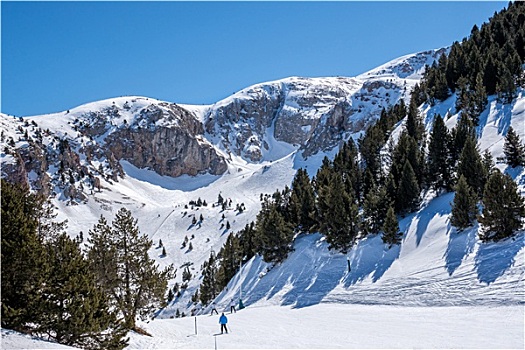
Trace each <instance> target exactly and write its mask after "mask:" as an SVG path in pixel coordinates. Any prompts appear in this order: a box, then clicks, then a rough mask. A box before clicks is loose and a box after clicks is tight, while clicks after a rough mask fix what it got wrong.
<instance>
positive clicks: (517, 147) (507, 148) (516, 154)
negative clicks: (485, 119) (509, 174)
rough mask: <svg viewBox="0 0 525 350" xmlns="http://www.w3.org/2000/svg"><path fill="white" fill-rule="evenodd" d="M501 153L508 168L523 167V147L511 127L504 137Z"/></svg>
mask: <svg viewBox="0 0 525 350" xmlns="http://www.w3.org/2000/svg"><path fill="white" fill-rule="evenodd" d="M503 152H504V153H505V158H506V161H507V164H508V165H509V166H510V167H512V168H515V167H517V166H525V146H524V145H522V144H521V141H520V137H519V136H518V135H517V134H516V132H515V131H514V129H513V128H512V126H511V127H509V130H508V131H507V135H505V143H504V144H503Z"/></svg>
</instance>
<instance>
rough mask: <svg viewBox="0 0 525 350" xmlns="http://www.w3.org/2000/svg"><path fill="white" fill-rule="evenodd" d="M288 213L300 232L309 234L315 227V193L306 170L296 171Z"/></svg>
mask: <svg viewBox="0 0 525 350" xmlns="http://www.w3.org/2000/svg"><path fill="white" fill-rule="evenodd" d="M289 212H290V216H291V219H292V222H293V223H294V224H295V225H296V226H298V227H299V228H300V230H301V231H304V232H309V231H310V230H311V229H312V227H313V226H314V225H315V193H314V189H313V186H312V184H311V182H310V177H309V176H308V173H307V172H306V170H303V169H302V168H301V169H299V170H297V173H296V174H295V177H294V180H293V182H292V193H291V195H290V205H289Z"/></svg>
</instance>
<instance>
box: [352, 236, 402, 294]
mask: <svg viewBox="0 0 525 350" xmlns="http://www.w3.org/2000/svg"><path fill="white" fill-rule="evenodd" d="M354 249H355V250H354V251H355V252H358V253H357V254H356V255H353V256H352V258H351V259H350V263H351V266H352V271H351V272H350V273H349V274H348V275H347V276H346V277H345V279H344V286H345V287H346V288H348V287H349V286H351V285H353V284H356V283H357V282H359V281H362V280H364V279H365V278H366V277H367V276H369V275H372V281H373V282H376V281H378V280H379V279H380V278H381V277H383V275H384V274H385V272H386V271H387V270H388V269H389V268H390V267H391V266H392V264H393V263H394V261H395V260H396V259H398V258H399V254H400V251H401V246H399V245H394V246H392V247H391V248H390V249H389V248H388V246H386V245H385V244H383V241H382V239H381V236H380V235H376V236H372V237H369V238H366V239H364V240H363V241H361V242H359V244H358V245H357V247H356V248H354Z"/></svg>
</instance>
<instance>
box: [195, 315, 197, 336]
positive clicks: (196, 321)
mask: <svg viewBox="0 0 525 350" xmlns="http://www.w3.org/2000/svg"><path fill="white" fill-rule="evenodd" d="M195 335H197V316H195Z"/></svg>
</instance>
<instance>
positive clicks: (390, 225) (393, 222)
mask: <svg viewBox="0 0 525 350" xmlns="http://www.w3.org/2000/svg"><path fill="white" fill-rule="evenodd" d="M382 229H383V237H382V239H383V243H385V244H388V245H389V246H390V247H392V246H393V245H394V244H400V243H401V239H402V237H403V234H402V233H401V232H399V223H398V221H397V217H396V214H395V212H394V208H393V207H392V206H390V207H389V208H388V211H387V213H386V218H385V223H384V225H383V228H382Z"/></svg>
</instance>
